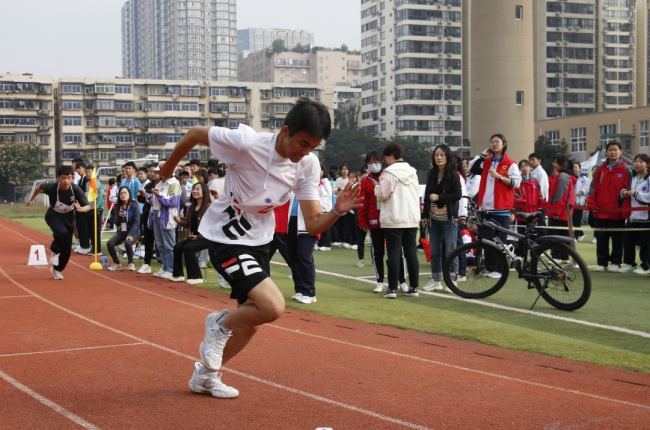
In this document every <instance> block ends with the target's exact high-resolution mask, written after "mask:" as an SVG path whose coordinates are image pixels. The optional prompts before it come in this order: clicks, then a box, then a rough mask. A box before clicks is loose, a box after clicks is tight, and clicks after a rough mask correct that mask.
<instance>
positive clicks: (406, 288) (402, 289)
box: [399, 282, 410, 293]
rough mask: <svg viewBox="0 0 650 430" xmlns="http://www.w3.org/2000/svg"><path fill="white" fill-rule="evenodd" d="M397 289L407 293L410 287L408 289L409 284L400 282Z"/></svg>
mask: <svg viewBox="0 0 650 430" xmlns="http://www.w3.org/2000/svg"><path fill="white" fill-rule="evenodd" d="M399 289H400V290H401V291H402V292H403V293H408V291H409V290H410V287H409V284H407V283H406V282H402V283H401V284H399Z"/></svg>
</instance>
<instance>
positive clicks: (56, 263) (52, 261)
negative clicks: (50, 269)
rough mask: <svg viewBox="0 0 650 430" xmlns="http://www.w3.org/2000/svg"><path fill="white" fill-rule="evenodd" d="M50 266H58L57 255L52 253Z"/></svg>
mask: <svg viewBox="0 0 650 430" xmlns="http://www.w3.org/2000/svg"><path fill="white" fill-rule="evenodd" d="M50 264H51V265H52V266H58V265H59V254H55V253H52V255H51V256H50Z"/></svg>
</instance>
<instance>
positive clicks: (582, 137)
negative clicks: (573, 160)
mask: <svg viewBox="0 0 650 430" xmlns="http://www.w3.org/2000/svg"><path fill="white" fill-rule="evenodd" d="M586 150H587V129H586V128H585V127H580V128H572V129H571V152H585V151H586Z"/></svg>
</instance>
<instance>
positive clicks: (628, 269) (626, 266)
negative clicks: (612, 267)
mask: <svg viewBox="0 0 650 430" xmlns="http://www.w3.org/2000/svg"><path fill="white" fill-rule="evenodd" d="M633 270H634V266H632V265H631V264H623V265H622V266H621V268H620V269H619V272H621V273H630V272H632V271H633Z"/></svg>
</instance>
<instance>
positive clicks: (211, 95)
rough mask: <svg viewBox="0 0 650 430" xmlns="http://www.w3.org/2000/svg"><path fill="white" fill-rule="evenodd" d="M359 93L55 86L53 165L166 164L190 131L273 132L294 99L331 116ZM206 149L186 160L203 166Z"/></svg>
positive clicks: (100, 83)
mask: <svg viewBox="0 0 650 430" xmlns="http://www.w3.org/2000/svg"><path fill="white" fill-rule="evenodd" d="M359 93H360V90H358V89H354V88H349V87H327V86H318V85H310V84H304V85H295V84H272V83H243V82H230V81H224V82H208V83H205V82H203V81H175V80H139V79H109V80H106V79H92V78H63V79H61V80H60V81H59V82H58V84H57V91H56V104H57V107H58V112H59V114H58V115H59V118H58V121H59V123H60V127H59V129H58V130H57V142H59V144H58V146H57V151H58V157H57V160H58V161H59V162H62V163H65V162H67V161H68V160H72V159H73V158H76V157H82V158H84V159H90V160H93V161H95V162H98V163H99V164H100V165H107V164H113V163H115V162H119V161H122V160H128V159H133V158H143V157H144V156H145V155H148V154H152V155H157V156H158V157H159V159H165V158H167V157H168V156H169V154H170V153H171V151H172V150H173V148H174V146H175V145H176V143H177V142H178V141H179V140H180V138H181V137H182V136H183V134H184V133H185V132H187V131H188V130H189V129H190V128H191V127H193V126H212V125H216V126H221V127H229V128H236V127H238V126H239V124H248V125H250V126H251V127H253V128H255V129H256V130H258V131H277V130H278V129H279V128H280V127H281V126H282V123H283V120H284V117H285V116H286V113H287V112H288V111H289V110H290V109H291V107H292V106H293V104H294V103H295V101H296V99H297V98H299V97H309V98H312V99H315V100H319V101H321V102H322V103H323V104H325V105H326V106H327V107H328V108H329V109H330V114H331V115H332V117H333V115H334V110H335V109H336V107H337V104H338V103H339V102H344V101H346V100H348V99H350V98H352V97H354V96H355V94H357V95H358V94H359ZM208 157H209V153H208V149H207V148H195V149H194V150H193V151H192V152H191V153H190V154H189V155H188V158H198V159H202V160H207V159H208Z"/></svg>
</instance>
